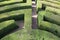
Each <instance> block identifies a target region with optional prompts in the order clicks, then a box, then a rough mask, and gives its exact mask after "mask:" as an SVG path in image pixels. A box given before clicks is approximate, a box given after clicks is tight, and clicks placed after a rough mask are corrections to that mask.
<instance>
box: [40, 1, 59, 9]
mask: <svg viewBox="0 0 60 40" xmlns="http://www.w3.org/2000/svg"><path fill="white" fill-rule="evenodd" d="M41 3H42V4H45V5H46V6H50V7H54V8H58V9H60V5H58V4H54V3H51V2H46V1H41Z"/></svg>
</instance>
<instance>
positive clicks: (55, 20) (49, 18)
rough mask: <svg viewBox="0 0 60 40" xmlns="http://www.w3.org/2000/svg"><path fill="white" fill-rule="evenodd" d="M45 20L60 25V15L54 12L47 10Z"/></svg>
mask: <svg viewBox="0 0 60 40" xmlns="http://www.w3.org/2000/svg"><path fill="white" fill-rule="evenodd" d="M44 20H45V21H49V22H51V23H55V24H58V25H60V16H58V15H55V14H53V13H52V12H46V14H45V15H44Z"/></svg>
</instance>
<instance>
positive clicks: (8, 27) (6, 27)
mask: <svg viewBox="0 0 60 40" xmlns="http://www.w3.org/2000/svg"><path fill="white" fill-rule="evenodd" d="M17 28H18V26H17V25H16V24H15V21H14V20H9V21H4V22H1V23H0V39H1V38H3V37H4V36H6V35H7V34H8V33H10V32H12V31H13V30H15V29H17Z"/></svg>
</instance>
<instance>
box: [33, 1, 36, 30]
mask: <svg viewBox="0 0 60 40" xmlns="http://www.w3.org/2000/svg"><path fill="white" fill-rule="evenodd" d="M36 2H37V1H36V0H32V28H34V29H35V28H37V10H36Z"/></svg>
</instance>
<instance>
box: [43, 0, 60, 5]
mask: <svg viewBox="0 0 60 40" xmlns="http://www.w3.org/2000/svg"><path fill="white" fill-rule="evenodd" d="M44 1H47V2H51V3H54V4H58V5H60V2H59V1H56V0H44Z"/></svg>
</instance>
